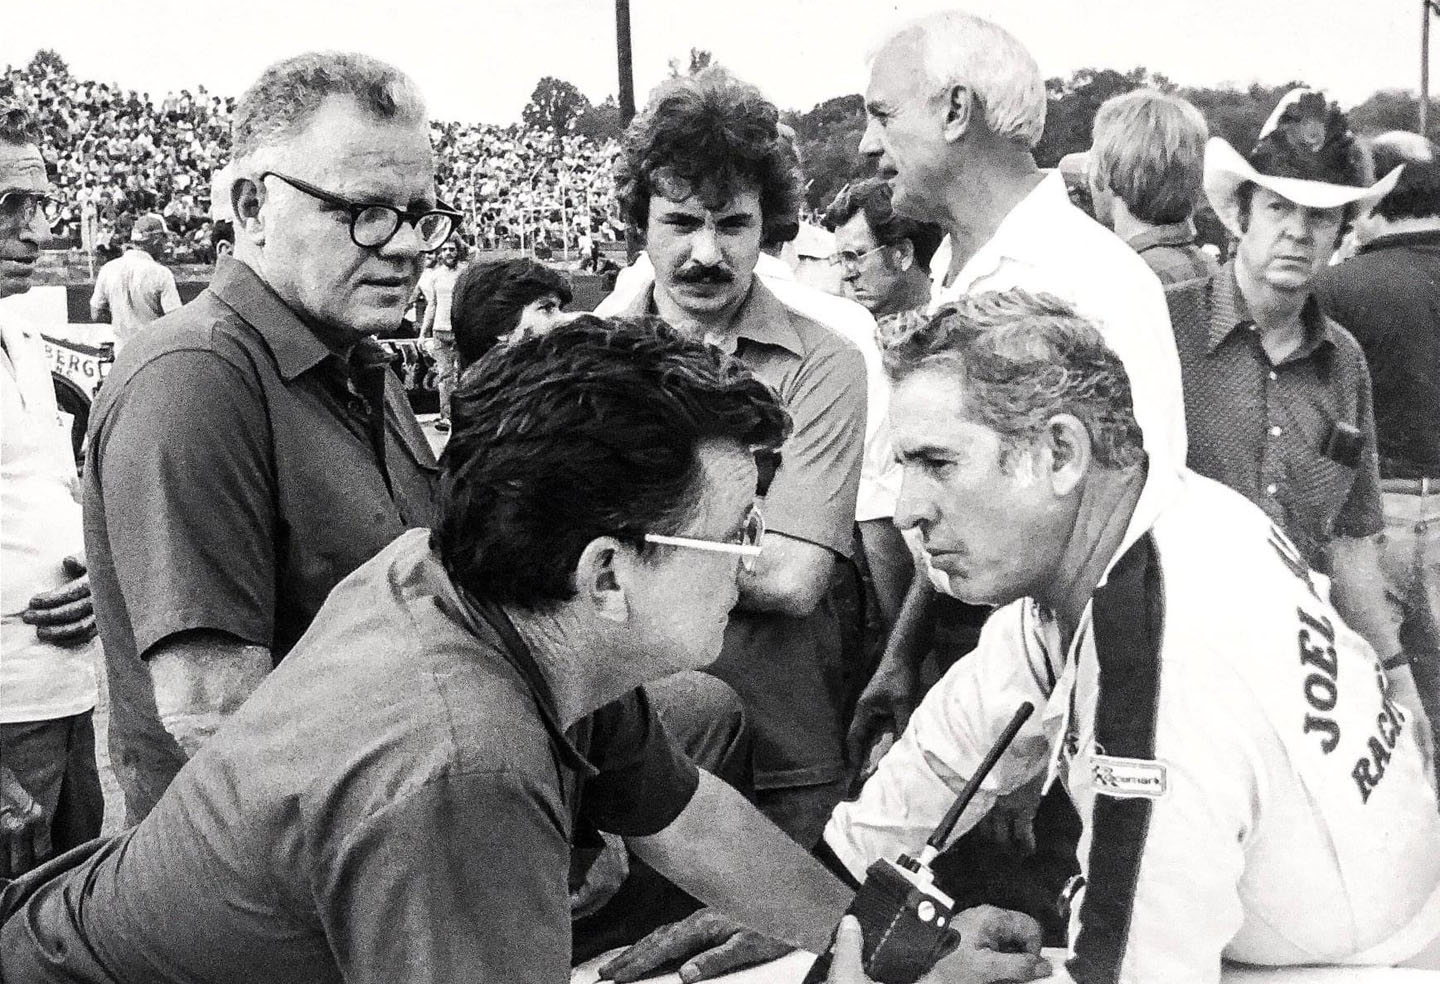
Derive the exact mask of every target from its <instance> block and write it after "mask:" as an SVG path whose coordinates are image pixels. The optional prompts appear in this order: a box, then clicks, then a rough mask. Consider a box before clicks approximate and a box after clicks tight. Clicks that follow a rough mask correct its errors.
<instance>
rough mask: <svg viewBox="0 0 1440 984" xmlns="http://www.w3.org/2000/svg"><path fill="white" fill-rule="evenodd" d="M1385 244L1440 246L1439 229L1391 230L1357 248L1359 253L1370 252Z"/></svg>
mask: <svg viewBox="0 0 1440 984" xmlns="http://www.w3.org/2000/svg"><path fill="white" fill-rule="evenodd" d="M1387 246H1440V229H1423V230H1420V231H1418V232H1392V233H1390V234H1389V235H1384V236H1376V237H1375V238H1374V239H1372V240H1370V241H1369V242H1368V243H1365V244H1364V245H1363V246H1361V247H1360V248H1359V249H1358V250H1356V253H1357V255H1358V254H1360V253H1370V252H1373V251H1374V250H1378V249H1384V248H1385V247H1387Z"/></svg>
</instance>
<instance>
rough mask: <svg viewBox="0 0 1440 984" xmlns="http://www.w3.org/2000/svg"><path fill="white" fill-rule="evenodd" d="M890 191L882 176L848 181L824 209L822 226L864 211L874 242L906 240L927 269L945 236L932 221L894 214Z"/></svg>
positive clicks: (831, 225)
mask: <svg viewBox="0 0 1440 984" xmlns="http://www.w3.org/2000/svg"><path fill="white" fill-rule="evenodd" d="M890 194H891V188H890V182H888V181H886V180H884V179H883V178H866V179H865V180H863V181H857V182H855V183H854V184H847V185H846V186H845V187H843V188H841V189H840V193H839V194H838V195H836V196H835V200H834V201H832V202H831V203H830V207H829V208H828V209H826V210H825V225H826V226H827V227H829V228H830V229H838V228H839V227H840V226H842V225H844V224H845V223H847V222H849V221H850V220H851V219H853V218H854V217H855V216H856V215H857V214H859V213H861V212H863V213H865V223H866V224H867V225H868V226H870V232H871V233H872V234H873V235H874V236H875V241H876V242H877V243H879V244H880V245H882V246H894V245H896V244H897V243H903V242H905V241H906V240H907V239H908V240H909V241H910V244H911V245H912V246H914V248H915V263H916V265H918V266H919V267H920V269H922V270H925V271H927V272H928V271H929V269H930V259H931V257H933V256H934V255H935V251H936V250H937V249H939V248H940V240H942V239H944V238H945V233H944V231H943V230H941V228H940V227H939V226H938V225H935V224H934V223H933V222H920V221H917V220H915V219H911V218H906V217H905V216H903V215H896V214H895V210H894V208H893V207H892V206H891V204H890Z"/></svg>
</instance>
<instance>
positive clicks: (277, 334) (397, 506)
mask: <svg viewBox="0 0 1440 984" xmlns="http://www.w3.org/2000/svg"><path fill="white" fill-rule="evenodd" d="M386 366H387V362H386V361H385V356H384V352H383V350H381V349H380V347H379V345H378V344H377V343H375V342H374V341H373V340H370V339H366V340H364V341H363V342H362V343H360V344H359V345H357V346H356V347H355V349H354V351H353V352H352V354H351V356H350V359H349V361H348V362H347V361H346V360H343V359H342V358H341V357H340V356H338V355H336V354H335V352H334V351H332V348H331V346H329V345H327V344H326V340H324V339H322V338H321V337H320V336H319V335H317V333H316V332H315V330H314V329H312V328H311V327H308V326H307V325H305V324H304V323H302V322H301V321H300V320H299V319H298V318H297V317H296V316H295V314H294V313H293V312H292V311H291V310H290V309H289V308H288V307H287V306H286V305H285V304H284V303H283V302H282V301H281V300H280V298H279V297H278V296H276V294H275V293H274V292H273V291H272V290H271V289H270V288H269V287H268V286H266V285H265V283H264V282H263V281H261V280H260V278H259V277H258V276H256V275H255V273H253V272H252V271H251V270H250V268H249V267H247V266H245V265H244V264H242V263H239V262H236V261H233V260H227V261H225V262H223V263H222V264H221V266H220V268H219V269H218V271H217V273H216V277H215V280H214V282H213V283H212V284H211V285H210V287H209V288H208V289H207V290H206V291H204V292H203V293H202V294H200V296H199V297H197V298H196V299H195V300H194V301H193V302H192V303H190V304H188V305H186V306H185V307H184V308H181V309H180V310H179V311H177V312H175V313H173V314H171V315H169V316H167V317H165V318H162V319H160V320H159V321H157V322H155V323H154V324H153V325H152V326H151V327H150V328H148V329H147V330H146V331H144V332H142V333H141V334H140V335H138V336H137V337H136V339H135V340H134V342H132V343H131V344H130V345H129V346H128V347H127V348H126V349H125V351H124V352H123V353H122V355H121V356H120V359H119V360H118V361H117V362H116V364H115V368H114V370H113V371H112V372H111V373H110V375H109V377H108V378H107V379H106V381H105V385H104V387H102V389H101V391H100V396H99V398H98V399H97V401H96V403H95V407H94V410H93V411H92V414H91V418H90V451H89V459H88V462H87V467H86V470H85V483H84V484H85V503H84V505H85V509H84V513H85V547H86V552H87V554H88V557H89V563H90V581H91V586H92V589H93V591H94V595H95V611H96V617H97V621H98V622H99V626H100V635H101V638H102V639H103V641H104V644H105V656H106V662H107V666H108V671H109V678H110V700H111V711H112V717H111V721H110V749H111V755H112V759H113V761H114V764H115V767H116V771H117V773H118V776H119V779H120V782H121V785H122V786H123V787H124V789H125V793H126V800H127V805H128V806H129V808H130V814H131V817H130V819H131V820H132V821H134V820H138V819H139V818H140V817H142V816H144V815H145V813H147V812H148V811H149V810H150V808H151V807H152V806H153V805H154V803H155V800H156V799H158V798H159V796H160V794H161V793H162V792H164V790H165V786H166V785H167V784H168V783H169V782H170V780H171V779H172V778H173V777H174V775H175V773H176V772H177V771H179V769H180V766H181V765H183V764H184V757H183V756H182V755H181V753H180V749H179V748H178V746H177V745H176V744H175V742H174V740H173V739H172V738H171V737H170V735H169V734H168V733H167V732H166V731H165V730H164V728H163V727H162V726H161V725H160V722H159V720H158V717H157V715H156V711H155V695H154V690H153V688H152V686H151V682H150V676H149V672H148V670H147V668H146V667H145V664H144V662H143V659H144V657H145V655H146V654H147V653H148V652H150V651H151V650H152V649H153V648H154V647H155V646H156V645H157V644H158V643H160V642H162V641H164V640H165V639H167V638H169V637H170V636H172V635H174V634H175V633H178V632H183V631H186V630H192V629H211V630H217V631H220V632H226V633H229V634H230V635H232V636H235V637H236V638H238V639H241V640H243V641H245V642H247V643H251V644H254V645H259V646H265V647H267V648H268V649H270V651H271V653H272V654H273V655H274V657H275V659H276V660H277V661H278V660H279V659H281V658H282V657H284V655H285V654H286V653H287V652H289V650H290V648H291V647H292V646H294V645H295V643H296V641H297V640H298V639H299V638H300V636H301V635H302V634H303V633H304V632H305V630H306V628H307V627H308V626H309V625H310V620H311V619H312V618H314V617H315V613H316V612H317V611H319V610H320V606H321V605H322V604H323V603H324V601H325V596H326V595H327V594H329V593H330V589H331V588H333V587H334V586H335V585H336V584H337V583H338V582H339V581H340V580H341V578H343V577H345V576H346V575H348V574H349V573H350V572H351V571H353V570H355V568H357V567H359V566H360V565H361V564H362V563H364V562H365V561H366V560H369V559H370V558H371V557H373V556H375V554H376V553H378V552H379V551H380V549H381V548H382V547H384V546H385V545H386V544H387V543H389V542H390V541H391V540H393V539H395V537H396V536H398V535H399V534H400V533H402V532H404V531H405V530H406V529H409V528H412V527H417V526H430V525H431V509H432V500H433V494H434V483H435V476H436V464H435V458H434V455H433V454H432V453H431V451H430V447H429V444H428V443H427V442H426V440H425V435H424V433H423V432H422V431H421V430H420V425H419V424H418V422H417V421H416V420H415V415H414V413H412V412H411V410H410V406H409V404H408V403H407V402H406V400H405V395H404V391H403V389H402V387H401V386H400V383H399V380H398V379H396V378H395V376H394V373H392V372H389V371H388V369H387V368H386ZM382 448H383V454H382V452H381V449H382Z"/></svg>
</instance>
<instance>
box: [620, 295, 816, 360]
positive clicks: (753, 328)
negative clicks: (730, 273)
mask: <svg viewBox="0 0 1440 984" xmlns="http://www.w3.org/2000/svg"><path fill="white" fill-rule="evenodd" d="M620 313H621V314H622V315H625V316H628V317H632V318H640V317H644V316H646V315H653V314H655V285H654V284H653V283H652V284H650V285H649V286H648V287H646V288H645V289H644V290H642V291H641V292H640V293H639V294H637V295H636V297H635V299H634V300H633V301H631V302H630V303H629V304H628V305H626V307H625V308H624V309H623V310H622V311H621V312H620ZM730 333H731V334H733V335H734V336H735V337H736V338H745V339H749V340H750V341H752V342H758V343H760V344H761V345H775V346H778V347H779V348H783V349H784V350H785V351H787V352H790V353H791V354H793V355H795V356H797V357H803V356H804V354H805V348H804V344H803V343H802V342H801V341H800V334H799V333H798V332H797V331H796V330H795V326H794V324H793V323H792V322H791V320H790V309H789V308H787V307H786V306H785V305H783V304H781V303H780V300H779V298H777V297H776V296H775V295H774V294H773V293H771V292H770V289H769V288H768V287H766V286H765V285H764V284H763V283H761V282H760V278H759V276H752V277H751V278H750V293H749V294H747V295H746V296H745V301H744V303H743V304H741V305H740V310H739V312H738V313H737V314H736V315H735V320H734V321H733V322H731V325H730Z"/></svg>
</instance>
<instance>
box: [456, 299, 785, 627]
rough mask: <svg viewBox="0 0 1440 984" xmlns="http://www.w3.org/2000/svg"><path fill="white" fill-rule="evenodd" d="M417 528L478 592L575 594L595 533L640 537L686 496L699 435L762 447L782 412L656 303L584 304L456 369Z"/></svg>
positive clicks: (522, 604) (529, 605)
mask: <svg viewBox="0 0 1440 984" xmlns="http://www.w3.org/2000/svg"><path fill="white" fill-rule="evenodd" d="M451 420H452V421H453V426H454V430H453V432H452V433H451V436H450V443H449V444H448V445H447V446H446V448H445V452H444V454H443V455H442V456H441V459H440V467H441V475H440V492H439V521H438V523H437V524H436V526H435V528H434V530H433V532H432V533H431V544H432V546H433V547H434V548H435V549H436V551H437V552H438V553H439V555H440V558H441V560H442V561H443V563H444V564H445V568H446V570H447V571H449V573H450V576H451V577H452V578H453V579H454V580H455V582H456V583H457V584H460V585H462V586H464V587H465V588H466V589H468V590H469V591H470V592H472V593H473V594H475V595H476V596H477V597H479V598H483V599H487V600H489V601H492V602H496V603H499V604H507V605H512V606H515V607H519V608H524V609H529V610H536V609H544V608H548V607H551V606H553V605H555V604H557V603H560V602H563V601H566V600H568V599H570V598H573V597H574V595H575V586H574V583H573V578H574V573H575V565H576V564H577V563H578V562H579V559H580V554H581V553H582V552H583V551H584V549H585V547H586V545H587V544H589V543H590V542H591V541H592V540H594V539H595V538H596V537H600V536H614V537H616V538H618V539H619V540H621V541H622V542H625V543H628V544H630V545H632V546H633V547H634V548H635V549H636V550H637V551H640V552H641V553H648V551H649V550H650V549H651V548H650V546H649V545H648V544H647V543H646V542H645V540H644V535H645V534H646V533H674V532H677V531H678V530H681V529H683V528H684V524H685V523H686V521H687V520H688V519H690V518H691V516H692V515H693V511H694V510H695V509H696V507H697V506H698V504H699V499H700V495H701V492H702V487H701V484H700V483H701V477H700V476H701V473H700V464H699V459H698V457H697V449H698V446H699V444H700V442H702V441H705V440H709V439H721V440H730V441H735V442H737V443H739V444H741V445H743V446H745V447H748V448H752V449H755V450H756V452H757V456H759V455H760V453H761V452H766V453H767V456H768V454H771V453H773V452H774V451H775V449H778V448H779V447H780V445H781V444H782V443H783V442H784V440H785V438H786V436H788V433H789V430H790V418H789V415H788V414H787V413H786V412H785V409H784V407H783V405H782V404H781V402H780V398H779V397H778V396H776V394H775V392H774V391H773V390H772V389H770V387H768V386H766V385H765V384H764V383H762V382H760V381H759V380H758V379H756V378H755V377H754V376H752V375H751V374H750V372H749V370H747V369H745V368H744V366H742V365H741V364H740V363H739V362H737V361H735V360H734V359H731V358H730V357H728V356H726V355H724V354H723V353H721V352H719V351H718V350H717V349H715V348H713V347H711V346H708V345H705V344H703V343H701V342H697V341H694V340H692V339H690V338H688V337H686V336H685V335H683V334H681V333H680V332H679V331H677V330H675V329H674V328H672V327H670V326H669V325H668V324H666V323H665V322H664V321H661V320H660V319H658V318H643V319H626V318H597V317H594V316H592V315H584V316H581V317H579V318H576V319H575V320H574V321H571V322H568V323H566V324H564V325H561V326H559V327H557V328H556V329H555V330H553V331H551V332H549V333H547V334H544V335H541V336H536V337H531V338H525V339H522V340H521V341H519V342H517V343H515V344H513V345H502V346H499V347H497V348H495V349H492V350H491V351H490V353H489V354H488V355H486V356H485V357H484V358H483V359H481V360H480V361H479V362H478V363H476V364H475V365H474V366H473V367H472V368H471V370H470V371H469V372H467V373H466V374H465V375H464V376H463V377H462V379H461V381H460V385H459V387H458V388H457V389H456V391H455V395H454V398H453V400H452V402H451Z"/></svg>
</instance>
